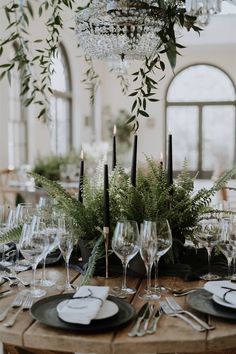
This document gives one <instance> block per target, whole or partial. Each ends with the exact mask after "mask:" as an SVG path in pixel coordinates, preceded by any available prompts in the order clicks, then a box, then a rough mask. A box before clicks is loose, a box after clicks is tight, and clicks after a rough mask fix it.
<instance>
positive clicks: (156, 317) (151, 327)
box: [146, 308, 163, 334]
mask: <svg viewBox="0 0 236 354" xmlns="http://www.w3.org/2000/svg"><path fill="white" fill-rule="evenodd" d="M162 313H163V312H162V309H161V308H160V310H158V308H156V309H155V310H154V312H153V315H152V321H151V323H150V325H149V326H148V328H147V332H146V333H148V334H152V333H155V332H156V329H157V324H158V322H159V320H160V318H161V316H162Z"/></svg>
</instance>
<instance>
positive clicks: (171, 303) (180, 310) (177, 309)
mask: <svg viewBox="0 0 236 354" xmlns="http://www.w3.org/2000/svg"><path fill="white" fill-rule="evenodd" d="M166 301H167V302H168V304H169V306H170V307H171V308H172V310H173V311H175V312H176V313H183V314H186V315H188V316H189V317H191V318H192V319H194V320H195V321H196V322H197V323H199V324H200V325H201V326H202V327H204V328H206V329H208V330H212V329H215V327H214V326H211V325H209V324H208V323H206V322H205V321H203V320H201V319H200V318H199V317H197V316H195V315H194V314H193V313H191V312H189V311H187V310H184V309H183V308H182V307H181V306H180V305H179V304H178V303H177V302H176V301H175V299H174V298H173V297H170V296H168V297H166Z"/></svg>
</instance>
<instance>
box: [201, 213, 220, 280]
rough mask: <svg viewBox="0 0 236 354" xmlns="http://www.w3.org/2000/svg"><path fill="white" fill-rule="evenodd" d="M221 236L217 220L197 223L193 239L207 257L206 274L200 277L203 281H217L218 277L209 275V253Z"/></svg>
mask: <svg viewBox="0 0 236 354" xmlns="http://www.w3.org/2000/svg"><path fill="white" fill-rule="evenodd" d="M220 235H221V225H220V221H219V220H218V219H217V218H206V219H202V220H200V221H199V222H198V226H197V228H196V232H195V234H194V237H195V239H196V240H197V241H198V242H199V243H200V244H201V245H202V246H203V247H205V248H206V250H207V255H208V273H207V274H204V275H202V276H201V277H200V278H201V279H203V280H217V279H219V278H220V277H219V276H218V275H217V274H212V273H211V253H212V250H213V248H214V246H216V245H217V244H218V243H219V241H220Z"/></svg>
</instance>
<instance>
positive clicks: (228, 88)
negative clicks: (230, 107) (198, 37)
mask: <svg viewBox="0 0 236 354" xmlns="http://www.w3.org/2000/svg"><path fill="white" fill-rule="evenodd" d="M231 100H235V89H234V86H233V84H232V82H231V80H230V79H229V77H228V76H227V75H226V74H225V73H224V72H223V71H222V70H220V69H218V68H215V67H214V66H210V65H194V66H191V67H189V68H187V69H185V70H183V71H181V72H180V73H179V74H178V75H177V76H176V77H175V78H174V79H173V81H172V83H171V85H170V87H169V90H168V95H167V101H168V102H196V101H203V102H207V101H208V102H209V101H231Z"/></svg>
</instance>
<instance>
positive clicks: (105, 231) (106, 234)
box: [103, 226, 109, 279]
mask: <svg viewBox="0 0 236 354" xmlns="http://www.w3.org/2000/svg"><path fill="white" fill-rule="evenodd" d="M103 236H104V242H105V258H106V279H108V278H109V274H108V266H109V262H108V247H109V227H107V226H104V227H103Z"/></svg>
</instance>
